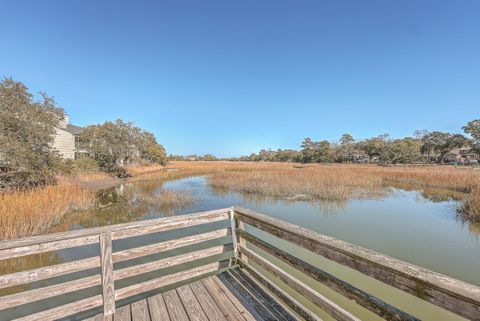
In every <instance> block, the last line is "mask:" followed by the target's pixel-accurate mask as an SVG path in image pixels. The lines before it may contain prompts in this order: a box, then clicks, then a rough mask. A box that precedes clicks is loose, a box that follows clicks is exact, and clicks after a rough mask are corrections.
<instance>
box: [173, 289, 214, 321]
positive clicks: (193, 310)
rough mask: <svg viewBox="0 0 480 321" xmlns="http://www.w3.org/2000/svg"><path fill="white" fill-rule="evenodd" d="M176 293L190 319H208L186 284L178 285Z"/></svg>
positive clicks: (191, 320)
mask: <svg viewBox="0 0 480 321" xmlns="http://www.w3.org/2000/svg"><path fill="white" fill-rule="evenodd" d="M177 293H178V296H179V297H180V300H182V302H183V306H184V307H185V311H186V312H187V314H188V317H189V318H190V321H209V320H208V318H207V315H206V314H205V312H204V311H203V309H202V306H201V305H200V303H199V302H198V300H197V298H196V297H195V295H194V294H193V291H192V289H190V287H189V286H188V284H187V285H184V286H181V287H178V288H177Z"/></svg>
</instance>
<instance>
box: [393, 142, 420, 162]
mask: <svg viewBox="0 0 480 321" xmlns="http://www.w3.org/2000/svg"><path fill="white" fill-rule="evenodd" d="M420 146H421V142H420V141H418V140H417V139H414V138H412V137H405V138H403V139H396V140H394V141H393V142H392V144H391V146H390V148H389V153H390V158H391V161H392V163H394V164H412V163H417V162H420V161H422V160H423V159H424V158H423V156H422V154H421V152H420Z"/></svg>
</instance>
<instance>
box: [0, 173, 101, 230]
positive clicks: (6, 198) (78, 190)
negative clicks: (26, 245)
mask: <svg viewBox="0 0 480 321" xmlns="http://www.w3.org/2000/svg"><path fill="white" fill-rule="evenodd" d="M93 198H94V192H93V191H92V190H90V189H86V188H84V187H81V186H80V185H79V184H78V183H74V182H70V181H64V180H61V181H60V182H59V183H58V184H57V185H55V186H46V187H42V188H36V189H32V190H26V191H9V192H4V193H2V194H0V237H1V239H11V238H18V237H22V236H27V235H34V234H39V233H41V232H43V231H44V230H45V229H47V228H48V227H50V226H52V225H55V224H57V223H58V222H60V220H61V219H62V218H63V217H64V216H65V215H66V214H67V213H70V212H72V211H76V210H82V209H86V208H88V207H90V206H91V205H92V204H93Z"/></svg>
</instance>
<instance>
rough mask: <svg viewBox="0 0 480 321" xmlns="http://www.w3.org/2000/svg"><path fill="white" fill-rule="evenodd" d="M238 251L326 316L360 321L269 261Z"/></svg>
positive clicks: (250, 253)
mask: <svg viewBox="0 0 480 321" xmlns="http://www.w3.org/2000/svg"><path fill="white" fill-rule="evenodd" d="M239 250H240V252H243V253H244V254H245V255H246V256H247V257H248V258H249V259H250V260H252V261H253V262H255V263H256V264H258V265H260V266H261V267H262V268H264V269H265V270H267V271H268V272H270V273H271V274H272V275H274V276H275V277H277V278H278V279H280V280H281V281H282V282H284V283H285V284H287V285H288V286H289V287H291V288H292V289H294V290H295V291H297V292H298V293H300V294H301V295H303V296H304V297H305V298H307V299H309V300H310V301H312V302H313V303H315V304H316V305H317V306H319V307H320V308H322V309H323V310H325V311H326V312H327V313H328V314H330V315H331V316H332V317H334V318H335V319H336V320H341V321H359V320H360V319H358V318H357V317H355V316H354V315H353V314H351V313H350V312H348V311H346V310H345V309H343V308H341V307H340V306H338V305H337V304H335V303H334V302H332V301H331V300H329V299H328V298H326V297H324V296H323V295H321V294H319V293H317V292H316V291H315V290H313V289H312V288H310V287H309V286H308V285H306V284H304V283H303V282H302V281H300V280H298V279H296V278H294V277H293V276H290V275H289V274H287V273H285V272H284V271H283V270H281V269H280V268H278V267H277V266H275V265H273V264H272V263H270V262H269V261H267V260H265V259H264V258H262V257H261V256H259V255H258V254H256V253H254V252H252V251H251V250H249V249H246V248H244V247H242V246H240V248H239Z"/></svg>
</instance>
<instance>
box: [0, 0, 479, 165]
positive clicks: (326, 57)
mask: <svg viewBox="0 0 480 321" xmlns="http://www.w3.org/2000/svg"><path fill="white" fill-rule="evenodd" d="M0 76H11V77H13V78H14V79H15V80H18V81H22V82H24V83H25V84H26V85H27V86H28V87H29V88H30V90H31V91H32V92H38V91H46V92H47V93H49V94H50V95H53V96H54V97H55V98H56V100H57V102H58V103H59V105H61V106H62V107H64V108H65V110H66V111H67V113H68V114H69V115H70V120H71V122H72V123H74V124H78V125H87V124H91V123H99V122H103V121H105V120H114V119H116V118H123V119H125V120H131V121H133V122H135V123H136V124H137V125H138V126H140V127H143V128H145V129H147V130H149V131H152V132H153V133H154V134H155V135H156V136H157V138H158V140H159V142H160V143H162V144H163V145H164V146H165V147H166V148H167V152H169V153H175V154H190V153H197V154H204V153H213V154H216V155H218V156H239V155H241V154H249V153H251V152H256V151H258V150H259V149H261V148H272V149H277V148H298V147H299V145H300V143H301V141H302V140H303V138H304V137H311V138H312V139H314V140H320V139H327V140H334V139H338V138H339V137H340V136H341V134H342V133H345V132H348V133H351V134H352V135H353V136H354V137H355V138H359V139H360V138H366V137H370V136H374V135H378V134H383V133H390V134H391V136H393V137H403V136H407V135H411V134H412V132H413V131H414V130H415V129H429V130H444V131H452V132H460V131H461V127H462V126H463V125H465V124H466V122H467V121H469V120H472V119H475V118H480V1H478V0H472V1H468V0H458V1H456V0H449V1H442V0H428V1H427V0H402V1H393V0H378V1H367V0H362V1H358V0H351V1H347V0H331V1H320V0H311V1H298V0H296V1H287V0H285V1H284V0H271V1H269V0H242V1H228V0H219V1H209V0H201V1H199V0H192V1H182V0H175V1H149V2H147V1H133V0H132V1H128V2H127V1H86V0H58V1H49V0H42V1H37V0H35V1H33V0H32V1H23V0H0Z"/></svg>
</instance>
